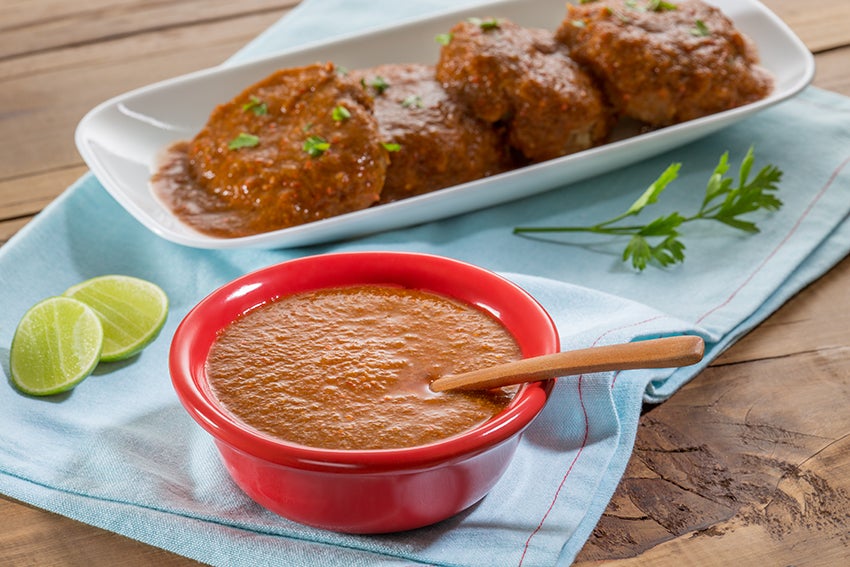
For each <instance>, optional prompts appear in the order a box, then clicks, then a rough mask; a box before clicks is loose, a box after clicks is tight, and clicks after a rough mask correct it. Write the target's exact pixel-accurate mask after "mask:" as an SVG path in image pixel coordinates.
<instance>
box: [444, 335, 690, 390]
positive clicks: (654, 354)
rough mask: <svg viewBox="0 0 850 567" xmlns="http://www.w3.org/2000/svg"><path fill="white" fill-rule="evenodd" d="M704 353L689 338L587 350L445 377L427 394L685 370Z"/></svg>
mask: <svg viewBox="0 0 850 567" xmlns="http://www.w3.org/2000/svg"><path fill="white" fill-rule="evenodd" d="M704 350H705V343H704V342H703V340H702V338H701V337H695V336H691V335H681V336H676V337H667V338H663V339H651V340H647V341H635V342H631V343H625V344H617V345H608V346H600V347H591V348H585V349H580V350H572V351H566V352H558V353H555V354H546V355H543V356H535V357H532V358H524V359H522V360H517V361H514V362H508V363H505V364H500V365H497V366H491V367H490V368H482V369H480V370H473V371H472V372H464V373H463V374H449V375H446V376H443V377H441V378H437V379H436V380H434V381H432V382H431V390H433V391H434V392H442V391H444V390H482V389H489V388H498V387H501V386H510V385H511V384H521V383H523V382H534V381H537V380H548V379H550V378H557V377H559V376H573V375H577V374H585V373H588V372H602V371H608V370H631V369H635V368H674V367H678V366H688V365H690V364H696V363H697V362H699V361H700V360H702V355H703V351H704Z"/></svg>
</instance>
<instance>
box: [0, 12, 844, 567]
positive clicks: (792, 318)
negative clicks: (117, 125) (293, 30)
mask: <svg viewBox="0 0 850 567" xmlns="http://www.w3.org/2000/svg"><path fill="white" fill-rule="evenodd" d="M764 3H765V4H766V5H767V6H769V7H770V8H771V9H772V10H773V11H775V12H776V13H777V14H778V15H779V16H780V17H781V18H782V19H784V20H785V21H786V22H787V23H788V24H789V25H790V26H791V27H792V28H793V29H794V30H795V31H796V32H797V34H798V35H799V36H800V37H801V38H802V40H803V41H804V42H805V44H806V45H807V46H808V47H809V49H811V50H812V51H813V52H814V53H815V55H816V59H817V64H818V70H817V75H816V78H815V84H816V85H818V86H820V87H822V88H826V89H830V90H834V91H838V92H841V93H844V94H847V95H850V2H848V1H847V0H819V1H818V2H812V3H806V2H800V1H799V0H764ZM295 4H297V1H295V0H242V1H240V2H234V1H232V0H204V1H202V0H182V1H180V2H145V1H143V0H77V1H75V2H62V1H60V0H30V1H28V2H23V1H15V0H0V15H2V17H1V18H0V30H2V33H0V128H2V130H0V144H2V150H3V151H0V245H2V243H5V242H6V241H7V240H8V239H9V238H10V237H11V236H12V235H13V234H14V233H15V232H16V231H18V230H19V229H20V228H21V227H22V226H24V225H25V224H26V223H27V222H28V221H29V220H30V219H31V218H32V217H33V215H35V214H36V213H37V212H38V211H39V210H41V209H42V208H43V207H44V206H45V205H47V204H48V203H49V202H50V201H51V200H52V199H54V198H55V197H56V196H57V195H58V194H59V193H61V192H62V191H63V190H64V189H65V188H66V187H67V186H68V185H69V184H71V183H72V182H73V181H74V180H75V179H77V178H78V177H79V176H80V175H82V174H83V173H84V172H85V171H86V167H85V165H84V164H83V162H82V160H81V159H80V157H79V155H78V154H77V151H76V149H75V146H74V138H73V134H74V128H75V126H76V124H77V122H78V121H79V120H80V118H81V117H82V116H83V114H84V113H85V112H86V111H88V110H89V109H90V108H92V107H93V106H95V105H96V104H97V103H99V102H102V101H104V100H106V99H107V98H109V97H111V96H114V95H117V94H120V93H122V92H124V91H127V90H129V89H132V88H135V87H139V86H142V85H144V84H147V83H151V82H154V81H157V80H160V79H165V78H169V77H172V76H175V75H179V74H182V73H186V72H189V71H193V70H196V69H201V68H204V67H208V66H212V65H216V64H218V63H220V62H221V61H223V60H224V59H226V58H227V57H228V56H229V55H230V54H232V53H233V52H235V51H236V50H237V49H238V48H240V47H241V46H243V45H244V44H245V43H247V42H248V41H249V40H250V39H252V38H253V37H254V36H256V35H257V34H258V33H259V32H261V31H262V30H263V29H265V28H266V27H268V26H269V25H271V24H272V23H273V22H274V21H276V20H277V19H278V18H280V17H281V16H283V15H284V14H285V13H286V12H287V11H288V10H290V9H291V8H292V7H293V6H294V5H295ZM847 306H850V259H845V260H844V261H843V262H842V263H840V264H839V265H838V266H837V267H835V268H834V269H833V270H831V271H830V272H829V273H828V274H826V275H825V276H824V277H823V278H821V279H820V280H819V281H817V282H816V283H814V284H812V285H811V286H809V287H808V288H807V289H805V290H804V291H802V292H801V293H800V294H798V295H797V296H796V297H794V298H793V299H792V300H791V301H789V302H788V303H787V304H786V305H785V306H784V307H783V308H782V309H781V310H779V311H778V312H777V313H776V314H774V315H773V316H772V317H770V318H769V319H768V320H766V321H765V322H764V323H762V324H761V325H760V326H759V327H758V328H756V329H755V330H754V331H752V332H751V333H750V334H749V335H747V336H746V337H744V338H743V339H742V340H741V341H740V342H739V343H737V344H736V345H734V346H733V347H732V348H731V349H729V350H728V351H727V352H726V353H725V354H723V355H722V356H721V357H720V358H719V359H718V360H716V361H715V362H714V363H713V364H712V365H711V366H710V367H709V368H708V369H706V370H705V371H704V372H702V373H701V374H700V375H699V376H698V377H696V378H695V379H694V380H693V381H692V382H691V383H689V384H688V385H686V386H685V387H683V388H682V389H681V390H680V391H679V392H677V393H676V394H675V395H674V396H673V397H672V398H671V399H670V400H668V401H667V402H665V403H663V404H661V405H659V406H656V407H653V408H647V411H646V412H645V413H644V415H643V417H642V419H641V422H640V427H639V430H638V434H637V441H636V445H635V450H634V454H633V456H632V458H631V461H630V463H629V465H628V469H627V471H626V474H625V476H624V478H623V480H622V482H621V483H620V486H619V488H618V489H617V492H616V494H615V496H614V498H613V500H612V502H611V503H610V505H609V506H608V509H607V510H606V512H605V514H604V515H603V517H602V519H601V521H600V522H599V524H598V526H597V528H596V530H595V531H594V533H593V535H592V537H591V538H590V540H589V541H588V542H587V544H586V545H585V547H584V549H583V550H582V552H581V554H580V555H579V557H578V559H577V564H579V565H590V564H596V563H598V562H604V563H606V564H614V565H635V564H641V565H644V564H651V565H693V564H714V565H757V566H760V567H761V566H767V565H770V566H773V565H778V566H782V565H798V566H803V565H847V564H850V535H849V534H850V316H848V309H847V308H846V307H847ZM811 408H817V412H816V413H812V412H811ZM0 411H2V410H0ZM7 434H8V432H7ZM0 518H2V519H3V522H2V524H3V527H2V529H0V565H39V566H41V565H82V566H86V567H99V566H107V565H108V566H113V565H157V566H173V565H192V564H194V562H192V561H190V560H188V559H185V558H183V557H179V556H176V555H173V554H171V553H168V552H165V551H162V550H160V549H156V548H152V547H149V546H147V545H144V544H141V543H138V542H136V541H133V540H130V539H127V538H125V537H122V536H119V535H116V534H113V533H110V532H106V531H103V530H100V529H96V528H93V527H90V526H87V525H84V524H81V523H79V522H76V521H73V520H70V519H67V518H64V517H61V516H58V515H55V514H52V513H49V512H45V511H43V510H40V509H35V508H33V507H31V506H28V505H26V504H23V503H20V502H16V501H13V500H11V499H9V498H5V497H0Z"/></svg>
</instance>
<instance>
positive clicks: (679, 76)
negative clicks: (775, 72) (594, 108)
mask: <svg viewBox="0 0 850 567" xmlns="http://www.w3.org/2000/svg"><path fill="white" fill-rule="evenodd" d="M556 37H557V38H558V40H559V41H561V42H563V43H564V44H565V45H567V46H568V48H569V50H570V55H571V56H572V57H573V59H575V60H576V61H578V62H580V63H581V64H583V65H585V66H587V67H588V68H589V69H590V70H591V71H592V72H593V73H594V74H595V75H596V76H597V77H598V78H599V80H600V81H601V83H602V85H603V87H604V89H605V92H606V94H607V95H608V98H609V99H610V101H611V103H612V104H614V105H615V106H616V108H617V110H618V111H619V112H621V113H623V114H624V115H626V116H629V117H631V118H634V119H637V120H641V121H644V122H646V123H648V124H651V125H655V126H665V125H669V124H675V123H677V122H683V121H685V120H691V119H694V118H699V117H701V116H706V115H708V114H713V113H716V112H720V111H723V110H727V109H730V108H734V107H736V106H741V105H744V104H748V103H751V102H754V101H756V100H759V99H761V98H764V97H765V96H767V94H769V93H770V91H771V89H772V86H773V82H772V79H771V77H770V75H769V74H768V73H767V72H766V71H765V70H764V69H762V68H761V67H759V66H758V55H757V52H756V49H755V46H754V45H753V44H752V43H751V42H750V40H749V39H748V38H746V37H745V36H744V35H743V34H741V33H740V32H739V31H738V30H736V29H735V27H734V25H733V23H732V21H731V20H729V18H727V17H726V16H725V15H724V14H723V13H722V12H721V11H720V10H719V9H717V8H716V7H714V6H710V5H708V4H706V3H705V2H702V1H700V0H682V1H675V0H674V1H672V2H669V1H668V2H657V1H651V0H601V1H596V2H589V3H583V4H581V5H573V4H570V5H568V7H567V16H566V18H565V19H564V20H563V22H562V23H561V25H560V27H559V29H558V31H557V32H556Z"/></svg>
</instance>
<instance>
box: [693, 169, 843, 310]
mask: <svg viewBox="0 0 850 567" xmlns="http://www.w3.org/2000/svg"><path fill="white" fill-rule="evenodd" d="M848 163H850V157H847V158H845V160H844V161H843V162H841V164H840V165H839V166H838V167H837V168H836V169H835V170H834V171H833V172H832V174H831V175H830V176H829V179H827V181H826V183H825V184H824V186H823V187H821V189H820V191H818V193H817V195H815V197H814V198H813V199H812V200H811V202H810V203H809V205H808V206H807V207H806V208H805V210H803V214H801V215H800V216H799V218H798V219H797V222H795V223H794V226H792V227H791V230H789V231H788V234H786V235H785V238H783V239H782V240H781V241H780V242H779V244H777V245H776V248H774V249H773V250H771V252H770V254H768V255H767V256H766V257H765V258H764V260H762V261H761V263H760V264H759V265H758V266H756V269H755V270H753V271H752V272H751V273H750V275H749V276H747V278H746V279H745V280H744V281H743V282H742V283H741V285H739V286H738V287H737V288H736V289H735V290H734V291H733V292H732V293H731V294H729V297H727V298H726V299H725V300H724V301H722V302H721V303H719V304H718V305H716V306H714V307H712V308H711V309H709V310H708V311H706V312H705V313H704V314H702V315H701V316H700V317H699V318H698V319H697V320H696V321H695V323H696V324H700V323H702V322H703V321H704V320H705V319H706V318H707V317H708V316H709V315H711V314H712V313H714V312H715V311H718V310H719V309H722V308H723V307H726V306H727V305H729V304H730V303H731V302H732V300H733V299H735V296H737V295H738V294H739V293H740V292H741V290H743V289H744V288H745V287H747V285H749V284H750V282H751V281H752V280H753V278H755V277H756V275H757V274H758V273H759V272H760V271H761V270H762V268H764V267H765V265H767V263H768V262H769V261H770V260H771V259H772V258H773V257H774V256H776V254H777V253H779V251H780V250H781V249H782V247H783V246H785V244H787V243H788V241H789V240H791V237H792V236H793V235H794V233H795V232H797V229H799V228H800V225H801V224H803V221H804V220H805V219H806V217H807V216H808V215H809V213H811V212H812V209H813V208H814V206H815V205H816V204H817V202H818V201H820V200H821V198H822V197H823V196H824V194H825V193H826V192H827V190H828V189H829V188H830V187H831V186H832V183H833V182H834V181H835V179H836V178H837V177H838V175H839V174H840V173H841V170H842V169H844V167H845V166H846V165H847V164H848Z"/></svg>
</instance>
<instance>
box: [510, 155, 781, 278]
mask: <svg viewBox="0 0 850 567" xmlns="http://www.w3.org/2000/svg"><path fill="white" fill-rule="evenodd" d="M754 161H755V155H754V152H753V148H750V149H749V150H748V151H747V154H746V156H745V157H744V159H743V161H742V162H741V167H740V170H739V172H738V184H737V186H733V183H734V180H733V179H732V178H731V177H727V176H726V173H727V172H728V171H729V152H725V153H724V154H723V155H722V156H721V157H720V161H719V162H718V163H717V166H716V167H715V168H714V172H713V173H712V174H711V177H709V179H708V183H707V184H706V189H705V197H704V198H703V201H702V204H701V205H700V208H699V210H698V211H697V212H696V213H694V214H692V215H690V216H685V215H683V214H681V213H679V212H678V211H675V212H672V213H670V214H667V215H663V216H660V217H658V218H656V219H655V220H653V221H651V222H649V223H647V224H634V225H623V224H618V223H621V221H623V220H625V219H627V218H630V217H634V216H637V215H638V214H640V213H641V212H642V211H643V210H644V209H645V208H647V207H648V206H650V205H652V204H654V203H656V202H657V201H658V198H659V197H660V196H661V194H662V193H663V192H664V190H665V189H666V188H667V186H668V185H669V184H670V183H671V182H672V181H673V180H675V179H676V178H677V177H678V176H679V170H680V168H681V165H682V164H680V163H673V164H671V165H670V166H669V167H668V168H667V169H665V170H664V172H663V173H662V174H661V175H660V176H659V177H658V179H656V180H655V181H654V182H653V183H652V184H651V185H650V186H649V187H648V188H647V189H646V190H645V191H644V192H643V194H641V196H640V197H638V199H637V200H636V201H635V202H634V203H632V205H631V206H630V207H629V208H628V209H627V210H626V211H625V212H624V213H622V214H620V215H617V216H615V217H613V218H611V219H608V220H606V221H603V222H600V223H597V224H594V225H590V226H563V227H517V228H515V229H514V233H515V234H518V233H540V232H584V233H594V234H604V235H609V236H630V237H631V238H630V239H629V242H628V244H627V245H626V248H625V250H624V251H623V256H622V260H623V261H624V262H626V261H629V260H631V264H632V267H634V268H635V269H636V270H638V271H643V270H644V269H646V267H647V266H648V265H649V264H651V263H652V264H655V265H658V266H661V267H667V266H671V265H673V264H677V263H680V262H684V260H685V244H684V243H683V242H682V240H681V238H680V237H681V233H680V228H681V227H682V225H684V224H686V223H689V222H693V221H698V220H712V221H717V222H720V223H722V224H725V225H727V226H730V227H732V228H735V229H738V230H742V231H744V232H747V233H751V234H752V233H757V232H759V228H758V227H757V226H756V224H755V223H754V222H752V221H750V220H747V219H744V218H741V217H743V216H744V215H747V214H749V213H753V212H755V211H758V210H766V211H778V210H779V209H780V208H781V207H782V201H781V200H780V199H779V198H778V197H777V196H776V194H775V193H776V191H777V190H778V183H779V181H780V179H781V178H782V171H780V170H779V168H777V167H776V166H775V165H772V164H771V165H767V166H765V167H763V168H762V169H761V170H760V171H759V172H758V173H757V174H756V175H755V177H754V178H753V179H752V180H750V173H751V171H752V168H753V162H754Z"/></svg>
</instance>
